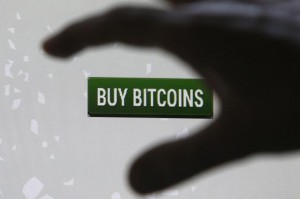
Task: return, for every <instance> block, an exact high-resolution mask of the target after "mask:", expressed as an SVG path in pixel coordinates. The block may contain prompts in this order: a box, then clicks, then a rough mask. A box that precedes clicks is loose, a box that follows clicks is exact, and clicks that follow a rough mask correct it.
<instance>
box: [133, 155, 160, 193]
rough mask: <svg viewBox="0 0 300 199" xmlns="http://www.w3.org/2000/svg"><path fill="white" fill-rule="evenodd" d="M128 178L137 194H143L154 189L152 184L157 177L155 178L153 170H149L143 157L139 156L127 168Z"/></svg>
mask: <svg viewBox="0 0 300 199" xmlns="http://www.w3.org/2000/svg"><path fill="white" fill-rule="evenodd" d="M128 180H129V184H130V186H131V187H132V188H133V190H134V191H135V192H137V193H138V194H141V195H145V194H148V193H151V192H153V191H156V190H155V188H154V184H155V182H157V179H155V174H153V170H152V172H151V169H150V168H149V166H148V164H147V161H145V158H139V159H138V160H137V161H135V162H134V163H133V165H132V166H131V168H130V170H129V175H128Z"/></svg>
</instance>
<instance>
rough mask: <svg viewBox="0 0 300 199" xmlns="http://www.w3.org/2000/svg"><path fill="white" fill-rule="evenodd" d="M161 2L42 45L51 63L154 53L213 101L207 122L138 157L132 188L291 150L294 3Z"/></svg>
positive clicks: (101, 18)
mask: <svg viewBox="0 0 300 199" xmlns="http://www.w3.org/2000/svg"><path fill="white" fill-rule="evenodd" d="M171 2H172V3H173V4H175V5H176V8H175V9H169V10H159V9H154V8H145V7H120V8H117V9H114V10H112V11H109V12H107V13H105V14H100V15H98V16H95V17H92V18H89V19H85V20H83V21H80V22H78V23H75V24H73V25H71V26H69V27H67V28H66V29H65V30H63V31H62V32H61V33H59V34H57V35H56V36H54V37H53V38H51V39H49V40H48V41H46V42H45V44H44V48H45V50H46V51H47V52H48V53H49V54H51V55H54V56H57V57H69V56H71V55H72V54H74V53H76V52H78V51H80V50H82V49H84V48H86V47H89V46H98V45H103V44H107V43H110V42H115V41H119V42H123V43H126V44H130V45H135V46H141V47H159V48H162V49H164V50H166V51H169V52H171V53H173V54H175V55H177V56H178V57H180V58H181V59H182V60H184V61H185V62H187V63H189V64H190V65H191V66H192V67H193V68H194V69H195V70H197V71H198V72H199V73H201V74H202V75H203V76H204V77H205V78H206V80H207V82H208V83H209V85H210V86H211V87H212V88H213V89H214V90H215V91H216V92H217V94H218V95H219V97H220V99H221V102H222V112H221V115H220V117H219V118H218V119H217V121H216V122H215V123H214V124H212V125H211V126H209V127H208V128H206V129H205V130H203V131H202V132H200V133H198V134H195V135H193V136H191V137H189V138H187V139H184V140H180V141H171V142H168V143H165V144H162V145H160V146H157V147H156V148H154V149H152V150H150V151H147V152H146V153H144V154H143V155H142V156H141V157H139V158H138V159H137V160H136V161H135V163H134V164H133V165H132V167H131V170H130V172H129V181H130V183H131V185H132V187H133V188H134V189H135V190H136V191H137V192H139V193H143V194H144V193H149V192H153V191H156V190H161V189H164V188H166V187H168V186H171V185H173V184H176V183H178V182H181V181H183V180H185V179H187V178H189V177H191V176H193V175H195V174H198V173H201V172H203V171H205V170H207V169H210V168H213V167H215V166H219V165H221V164H224V163H227V162H230V161H233V160H237V159H240V158H243V157H247V156H249V155H252V154H256V153H265V152H271V153H274V152H276V153H277V152H287V151H291V150H297V149H299V148H300V134H299V129H300V122H299V114H300V105H299V104H300V99H299V98H300V94H299V88H300V85H299V84H300V80H299V75H300V72H299V71H300V70H299V68H300V0H285V1H283V0H272V1H271V0H270V1H267V0H262V1H256V0H253V1H250V0H245V1H237V0H236V1H234V0H232V1H230V0H224V1H221V0H219V1H218V0H214V1H213V0H210V1H192V0H189V1H185V0H174V1H171ZM185 2H186V3H185Z"/></svg>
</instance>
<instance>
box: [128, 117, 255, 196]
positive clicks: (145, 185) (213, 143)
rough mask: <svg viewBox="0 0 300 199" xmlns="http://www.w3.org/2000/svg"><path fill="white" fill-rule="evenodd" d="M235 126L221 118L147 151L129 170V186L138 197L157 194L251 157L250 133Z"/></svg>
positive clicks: (230, 121)
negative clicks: (201, 129)
mask: <svg viewBox="0 0 300 199" xmlns="http://www.w3.org/2000/svg"><path fill="white" fill-rule="evenodd" d="M237 124H239V122H236V121H235V122H232V120H231V119H227V118H224V117H222V118H220V119H219V120H218V121H217V122H215V123H214V124H213V125H211V126H210V127H208V128H207V129H206V130H204V131H203V132H201V133H199V134H196V135H194V136H191V137H189V138H186V139H184V140H180V141H173V142H169V143H165V144H162V145H160V146H158V147H156V148H154V149H152V150H150V151H148V152H146V153H145V154H143V155H142V156H141V157H139V158H138V159H137V160H136V161H135V162H134V163H133V165H132V167H131V168H130V172H129V182H130V184H131V186H132V187H133V189H134V190H135V191H137V192H138V193H140V194H147V193H151V192H154V191H160V190H162V189H165V188H167V187H169V186H172V185H174V184H177V183H179V182H182V181H184V180H186V179H188V178H190V177H191V176H193V175H195V174H198V173H200V172H202V171H205V170H207V169H209V168H212V167H215V166H218V165H220V164H223V163H226V162H229V161H233V160H236V159H239V158H241V157H244V156H246V155H248V154H250V152H253V151H254V150H253V149H252V146H251V139H249V138H248V137H247V135H251V134H250V133H247V132H245V130H242V128H240V127H242V126H243V124H241V125H239V126H240V127H239V126H237ZM243 129H244V128H243ZM241 131H244V132H241Z"/></svg>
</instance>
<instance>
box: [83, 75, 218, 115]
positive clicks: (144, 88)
mask: <svg viewBox="0 0 300 199" xmlns="http://www.w3.org/2000/svg"><path fill="white" fill-rule="evenodd" d="M88 114H89V116H91V117H160V118H163V117H168V118H171V117H175V118H210V117H212V116H213V94H212V91H211V90H210V89H209V88H208V87H207V86H206V85H205V83H204V81H203V80H201V79H170V78H104V77H90V78H89V79H88Z"/></svg>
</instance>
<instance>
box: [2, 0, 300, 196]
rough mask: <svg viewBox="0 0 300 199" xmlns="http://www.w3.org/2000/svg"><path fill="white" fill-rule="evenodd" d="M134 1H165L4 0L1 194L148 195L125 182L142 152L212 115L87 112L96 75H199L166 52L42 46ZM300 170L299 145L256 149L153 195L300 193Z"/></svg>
mask: <svg viewBox="0 0 300 199" xmlns="http://www.w3.org/2000/svg"><path fill="white" fill-rule="evenodd" d="M136 2H138V3H139V4H148V5H152V6H162V5H159V3H158V2H157V1H155V2H151V1H142V2H141V1H137V0H136V1H130V2H129V1H121V0H110V1H107V0H106V1H104V0H97V1H96V0H86V1H84V0H73V1H67V0H64V1H63V0H25V1H24V0H1V1H0V27H1V34H0V64H1V67H2V69H1V71H2V72H0V106H1V107H0V109H1V113H0V199H2V198H3V199H4V198H5V199H24V198H25V199H51V198H55V199H82V198H87V199H99V198H101V199H110V198H111V199H135V198H142V197H140V196H138V195H135V194H134V192H132V190H131V189H130V188H129V187H128V185H127V181H126V174H127V169H128V167H129V165H130V163H131V161H132V160H133V159H134V157H136V156H137V155H138V154H139V153H141V152H142V151H143V150H145V149H146V148H148V147H150V146H152V145H153V144H155V143H159V142H161V141H163V140H165V139H178V138H181V137H184V136H186V135H187V134H192V133H195V132H197V130H199V129H201V128H204V127H205V126H206V125H208V124H209V123H210V122H212V120H198V119H139V118H134V119H130V118H88V117H87V109H86V106H87V104H86V103H87V102H86V86H87V80H86V77H88V76H105V77H178V78H194V77H199V76H198V75H197V74H195V73H194V72H193V71H192V70H190V69H189V68H188V67H187V66H186V65H185V64H184V63H182V62H180V61H179V60H177V59H176V58H175V57H173V56H171V55H169V54H166V53H165V52H163V51H160V50H158V49H135V48H132V47H128V46H124V45H122V44H117V43H114V44H111V45H108V46H106V47H103V48H99V49H93V50H87V51H85V52H83V53H80V54H78V55H76V57H73V58H71V59H70V60H67V61H61V60H56V59H52V58H49V57H47V56H46V55H44V54H43V52H42V50H41V48H40V44H41V41H42V40H43V39H44V38H45V37H47V36H48V35H49V34H51V32H52V31H53V32H55V31H57V30H59V29H60V28H61V27H63V26H64V25H66V24H68V23H69V22H70V21H73V20H74V19H78V18H80V17H83V16H86V15H89V14H91V13H95V12H101V11H103V10H106V9H108V8H111V7H113V6H115V5H118V4H125V3H131V4H132V3H136ZM215 103H216V115H218V113H217V112H218V110H219V103H218V102H217V100H216V102H215ZM237 150H238V149H237ZM299 168H300V157H299V154H298V153H295V154H289V155H288V156H266V155H265V156H256V157H252V158H250V159H247V160H244V161H240V162H238V163H233V164H229V165H226V166H223V167H221V168H218V169H214V170H213V171H210V172H207V173H205V174H202V175H201V176H197V177H196V178H194V179H193V180H190V181H189V182H188V183H185V184H182V185H180V186H176V187H173V188H171V189H170V190H168V191H166V192H164V193H157V194H154V195H150V196H147V197H146V198H151V199H155V198H178V199H193V198H197V199H198V198H205V199H224V198H225V199H232V198H236V199H240V198H255V199H268V198H269V199H277V198H282V199H286V198H293V199H298V198H299V197H300V189H299V186H300V172H299Z"/></svg>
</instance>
